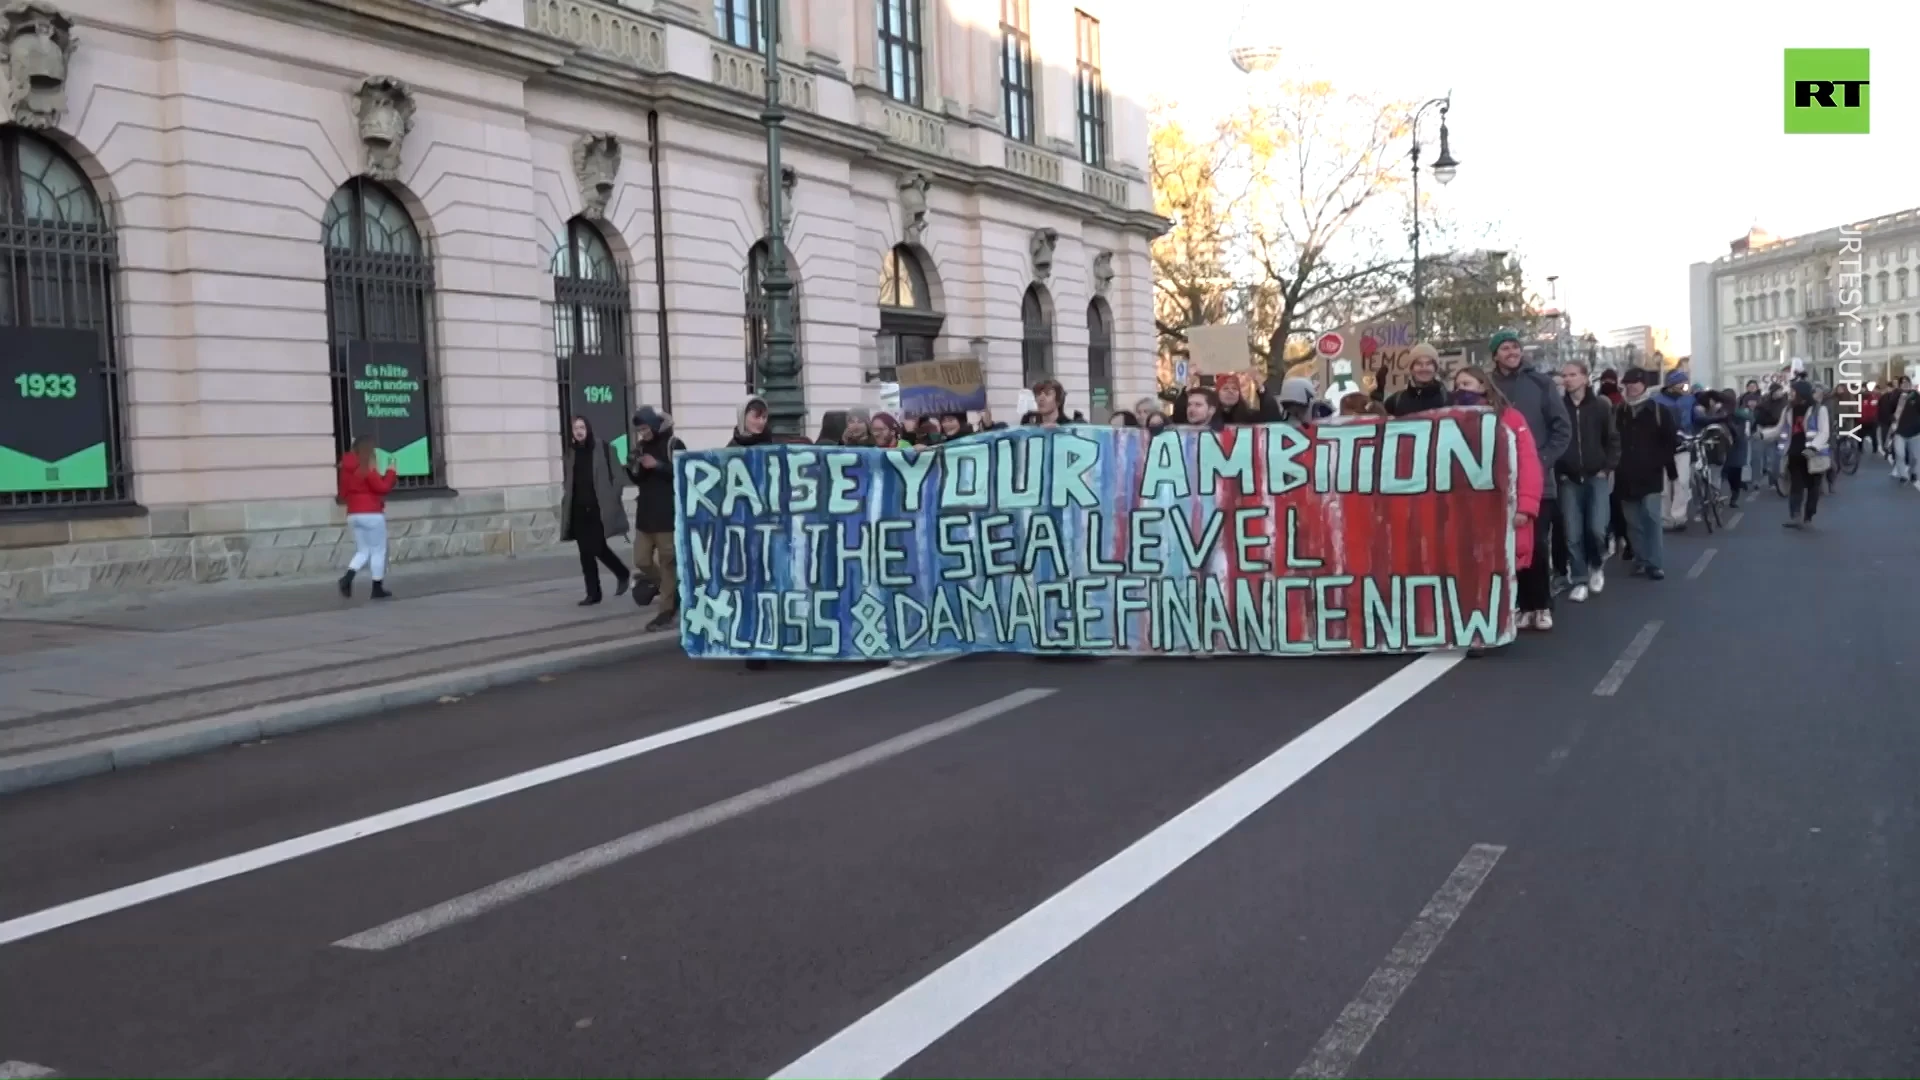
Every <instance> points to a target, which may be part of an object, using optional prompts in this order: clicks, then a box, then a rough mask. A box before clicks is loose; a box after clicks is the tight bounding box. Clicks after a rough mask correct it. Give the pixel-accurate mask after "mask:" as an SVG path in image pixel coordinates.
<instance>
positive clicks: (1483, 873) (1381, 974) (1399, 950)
mask: <svg viewBox="0 0 1920 1080" xmlns="http://www.w3.org/2000/svg"><path fill="white" fill-rule="evenodd" d="M1506 853H1507V849H1506V848H1505V847H1504V846H1502V845H1500V844H1475V845H1473V847H1471V848H1469V849H1468V850H1467V854H1466V857H1465V858H1463V859H1461V860H1460V865H1458V866H1456V867H1454V868H1453V873H1452V874H1449V875H1448V876H1447V880H1446V881H1445V882H1444V883H1443V884H1442V885H1441V886H1440V891H1439V892H1436V893H1434V894H1433V899H1431V900H1429V901H1427V906H1426V907H1425V908H1422V909H1421V911H1420V916H1419V917H1418V918H1416V919H1414V920H1413V925H1412V926H1409V927H1407V932H1406V933H1405V934H1403V935H1401V937H1400V943H1399V944H1397V945H1395V946H1394V947H1393V951H1392V952H1390V953H1388V954H1387V959H1386V962H1384V963H1382V964H1381V965H1380V967H1379V968H1378V969H1377V970H1375V971H1374V973H1373V976H1372V977H1371V978H1369V979H1368V980H1367V982H1366V985H1365V986H1362V987H1361V988H1360V994H1359V996H1358V997H1355V998H1354V999H1353V1001H1351V1002H1350V1003H1348V1005H1347V1007H1346V1008H1344V1009H1342V1010H1340V1015H1339V1017H1338V1018H1337V1019H1335V1020H1334V1022H1333V1026H1332V1027H1330V1028H1328V1029H1327V1033H1326V1034H1325V1035H1322V1036H1320V1041H1319V1042H1318V1043H1316V1044H1314V1048H1313V1052H1312V1053H1311V1054H1308V1055H1307V1060H1306V1061H1304V1062H1302V1063H1301V1065H1300V1068H1298V1069H1296V1070H1295V1071H1294V1074H1293V1075H1294V1076H1295V1077H1305V1078H1312V1080H1337V1078H1338V1077H1343V1076H1345V1075H1347V1071H1348V1070H1349V1069H1351V1068H1353V1063H1354V1062H1356V1061H1358V1060H1360V1052H1361V1051H1362V1050H1365V1049H1366V1048H1367V1043H1368V1042H1369V1041H1370V1040H1372V1038H1373V1035H1374V1032H1376V1031H1379V1030H1380V1025H1381V1023H1383V1022H1384V1021H1385V1020H1386V1019H1387V1014H1388V1013H1390V1012H1392V1011H1393V1006H1394V1004H1395V1003H1396V1002H1398V1001H1399V1000H1400V995H1402V994H1404V993H1406V992H1407V987H1409V986H1412V985H1413V980H1414V978H1415V977H1416V976H1418V975H1419V974H1420V969H1421V968H1422V967H1424V966H1426V963H1427V961H1428V960H1430V959H1432V958H1433V954H1434V951H1435V950H1436V949H1438V948H1440V942H1441V941H1442V940H1443V939H1445V938H1446V936H1447V931H1449V930H1451V929H1453V924H1454V923H1456V922H1459V921H1460V913H1461V912H1463V911H1465V910H1467V904H1468V903H1469V902H1470V901H1472V900H1473V894H1474V893H1477V892H1479V891H1480V886H1481V885H1482V884H1484V883H1485V882H1486V880H1487V875H1488V874H1491V873H1493V867H1494V864H1495V863H1498V862H1499V861H1500V856H1502V855H1504V854H1506Z"/></svg>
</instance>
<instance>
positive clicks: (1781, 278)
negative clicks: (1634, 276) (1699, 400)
mask: <svg viewBox="0 0 1920 1080" xmlns="http://www.w3.org/2000/svg"><path fill="white" fill-rule="evenodd" d="M1729 247H1730V248H1731V250H1730V251H1729V252H1728V253H1727V254H1726V255H1723V256H1721V257H1720V258H1718V259H1715V260H1714V261H1713V262H1710V263H1705V262H1703V263H1695V264H1693V267H1692V268H1691V285H1692V312H1693V313H1692V324H1693V360H1694V363H1695V365H1696V367H1695V370H1694V372H1693V374H1694V378H1695V380H1696V381H1703V380H1704V379H1705V378H1706V375H1704V374H1703V372H1712V373H1714V376H1713V377H1714V385H1738V384H1741V383H1744V382H1745V380H1747V379H1752V378H1760V377H1763V376H1766V375H1769V374H1772V373H1774V372H1776V371H1779V370H1781V369H1782V368H1784V367H1786V366H1787V365H1789V364H1790V363H1791V362H1792V361H1794V360H1796V359H1798V360H1803V361H1805V362H1806V367H1807V371H1808V373H1809V374H1810V375H1811V376H1812V377H1813V378H1814V379H1815V380H1817V381H1819V382H1821V383H1823V384H1825V385H1827V386H1835V385H1838V384H1840V383H1843V382H1860V383H1876V384H1884V383H1885V382H1887V380H1889V379H1897V378H1899V377H1900V376H1902V375H1905V374H1908V373H1909V372H1910V371H1911V370H1913V369H1914V368H1915V365H1916V364H1920V209H1912V210H1902V211H1899V212H1898V213H1893V214H1884V215H1882V216H1880V217H1876V218H1870V219H1868V220H1866V221H1861V222H1855V223H1852V224H1848V225H1840V226H1836V227H1834V228H1831V229H1823V230H1821V231H1820V232H1815V233H1808V234H1806V235H1804V236H1794V237H1788V238H1779V237H1775V236H1772V235H1769V234H1767V233H1765V232H1763V231H1761V230H1758V229H1755V230H1753V231H1752V232H1751V233H1749V234H1748V235H1747V236H1744V237H1741V238H1740V239H1738V240H1735V241H1733V243H1732V244H1731V245H1729Z"/></svg>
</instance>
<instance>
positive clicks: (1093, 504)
mask: <svg viewBox="0 0 1920 1080" xmlns="http://www.w3.org/2000/svg"><path fill="white" fill-rule="evenodd" d="M1514 461H1515V449H1514V444H1513V439H1512V436H1511V435H1510V434H1509V433H1507V432H1506V431H1505V430H1504V429H1503V428H1502V427H1501V426H1500V425H1499V422H1498V420H1497V418H1496V417H1495V416H1494V415H1493V414H1492V413H1491V412H1488V411H1485V410H1480V409H1458V410H1448V411H1446V412H1443V413H1434V414H1429V415H1426V416H1421V417H1417V418H1410V419H1402V420H1381V419H1375V418H1360V417H1356V418H1352V419H1350V420H1345V421H1340V422H1329V423H1326V424H1322V425H1319V426H1317V427H1315V428H1314V429H1313V430H1312V431H1311V432H1310V433H1309V432H1305V431H1302V430H1300V429H1298V428H1294V427H1289V426H1286V425H1280V424H1273V425H1264V426H1258V427H1244V428H1230V429H1227V430H1224V431H1218V432H1215V431H1206V430H1174V431H1166V432H1162V433H1159V434H1157V435H1152V436H1149V435H1148V433H1146V432H1144V431H1140V430H1137V429H1133V430H1129V429H1116V428H1091V427H1089V428H1064V429H1054V430H1050V431H1043V430H1039V429H1026V430H1013V431H1001V432H992V433H989V434H986V435H981V436H975V437H973V438H968V439H962V440H959V441H957V442H952V443H948V444H945V445H944V446H941V447H939V448H937V449H932V450H922V451H912V450H886V451H882V450H873V449H852V448H841V447H813V446H769V447H755V448H749V449H744V450H712V451H698V452H688V453H685V454H681V455H677V456H676V458H675V484H676V488H677V494H678V503H677V505H678V506H679V508H680V516H679V521H678V541H679V551H680V569H681V576H680V590H681V597H680V599H681V610H682V611H683V612H684V613H685V615H684V618H683V619H682V623H681V627H682V629H681V635H682V643H683V644H684V646H685V647H686V650H687V652H688V653H689V654H690V655H693V656H696V657H762V658H785V659H796V660H864V659H895V658H911V657H921V656H934V655H945V654H953V653H972V652H1024V653H1079V654H1093V655H1106V654H1161V655H1187V656H1198V655H1211V654H1228V655H1233V654H1239V655H1246V654H1256V655H1300V654H1315V653H1331V652H1375V653H1393V652H1415V651H1423V650H1429V649H1439V648H1450V647H1470V646H1483V645H1500V644H1505V643H1507V642H1509V641H1511V640H1512V638H1513V633H1514V620H1513V579H1514V567H1515V560H1514V530H1513V527H1512V523H1513V516H1514V506H1515V497H1514V491H1515V475H1514V468H1513V463H1514Z"/></svg>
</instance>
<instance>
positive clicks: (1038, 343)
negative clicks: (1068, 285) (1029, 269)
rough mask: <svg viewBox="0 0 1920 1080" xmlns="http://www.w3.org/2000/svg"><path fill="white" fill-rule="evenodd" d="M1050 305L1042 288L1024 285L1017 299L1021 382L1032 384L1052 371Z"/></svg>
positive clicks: (1051, 317) (1051, 307) (1051, 306)
mask: <svg viewBox="0 0 1920 1080" xmlns="http://www.w3.org/2000/svg"><path fill="white" fill-rule="evenodd" d="M1052 309H1053V304H1052V303H1051V302H1050V301H1049V300H1048V298H1047V294H1046V290H1044V289H1042V288H1041V287H1040V286H1038V285H1029V286H1027V293H1026V295H1025V296H1022V297H1021V298H1020V371H1021V378H1022V379H1024V380H1025V382H1024V384H1023V385H1026V386H1032V385H1033V384H1034V383H1037V382H1039V381H1040V380H1041V379H1044V378H1046V377H1047V376H1049V375H1052V374H1053V315H1052Z"/></svg>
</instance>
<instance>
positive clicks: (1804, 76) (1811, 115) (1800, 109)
mask: <svg viewBox="0 0 1920 1080" xmlns="http://www.w3.org/2000/svg"><path fill="white" fill-rule="evenodd" d="M1868 52H1869V50H1867V49H1788V50H1787V60H1786V75H1787V78H1786V102H1787V126H1786V132H1787V134H1789V135H1865V134H1867V133H1868V131H1869V129H1870V126H1871V125H1870V124H1869V123H1868V116H1869V105H1870V101H1869V99H1868V94H1867V89H1868V87H1867V67H1868V65H1867V53H1868Z"/></svg>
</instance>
